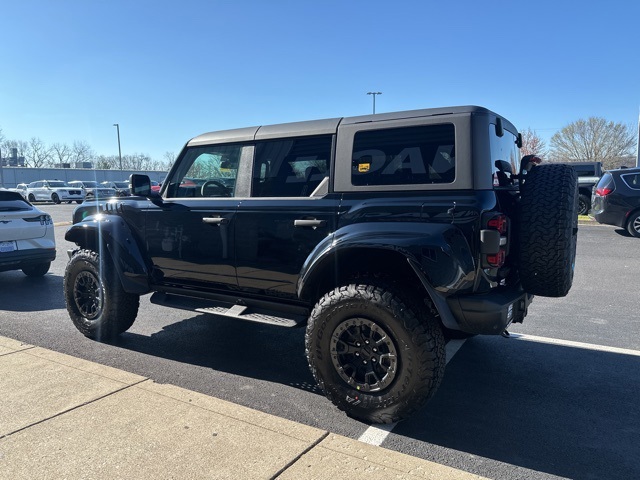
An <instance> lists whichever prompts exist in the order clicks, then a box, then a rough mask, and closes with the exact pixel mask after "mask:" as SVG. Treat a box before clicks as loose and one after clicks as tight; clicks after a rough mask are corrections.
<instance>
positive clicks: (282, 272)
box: [235, 135, 340, 299]
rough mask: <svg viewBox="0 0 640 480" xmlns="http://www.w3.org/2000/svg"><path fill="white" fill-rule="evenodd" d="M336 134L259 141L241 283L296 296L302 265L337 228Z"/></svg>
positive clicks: (240, 220) (241, 245)
mask: <svg viewBox="0 0 640 480" xmlns="http://www.w3.org/2000/svg"><path fill="white" fill-rule="evenodd" d="M332 140H333V136H332V135H320V136H308V137H292V138H280V139H277V140H267V141H262V142H257V143H256V149H255V159H254V163H253V178H252V185H251V190H252V193H251V197H250V198H248V199H244V200H243V201H242V202H241V204H240V207H239V209H238V212H237V214H236V221H235V232H236V234H235V235H236V259H237V273H238V285H239V287H240V288H242V289H244V290H245V291H248V292H252V293H257V294H262V295H269V296H275V297H278V298H281V297H290V298H292V299H294V298H295V297H296V283H297V281H298V277H299V274H300V271H301V269H302V266H303V264H304V262H305V260H306V259H307V257H308V256H309V254H310V253H311V252H312V251H313V249H314V248H315V247H316V246H317V245H318V244H319V243H320V242H321V241H322V240H324V239H325V238H327V237H328V236H330V235H332V233H333V231H334V230H335V217H336V212H337V208H338V205H339V200H340V197H339V196H338V195H333V194H328V193H324V192H327V191H328V188H326V187H327V184H328V175H329V163H330V158H331V151H332Z"/></svg>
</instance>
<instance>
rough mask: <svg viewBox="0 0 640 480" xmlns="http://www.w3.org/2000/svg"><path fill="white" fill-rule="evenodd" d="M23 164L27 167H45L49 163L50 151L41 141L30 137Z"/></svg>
mask: <svg viewBox="0 0 640 480" xmlns="http://www.w3.org/2000/svg"><path fill="white" fill-rule="evenodd" d="M24 162H25V164H26V166H28V167H33V168H41V167H45V166H47V165H49V164H50V163H51V150H50V149H49V148H47V146H46V145H45V143H44V142H43V141H42V140H41V139H39V138H36V137H31V140H29V143H28V144H27V148H26V151H25V155H24Z"/></svg>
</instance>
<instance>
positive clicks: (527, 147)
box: [520, 128, 548, 158]
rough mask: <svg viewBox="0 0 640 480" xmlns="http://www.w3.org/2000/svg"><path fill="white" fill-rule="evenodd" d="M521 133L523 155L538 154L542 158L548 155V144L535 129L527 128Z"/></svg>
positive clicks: (521, 151)
mask: <svg viewBox="0 0 640 480" xmlns="http://www.w3.org/2000/svg"><path fill="white" fill-rule="evenodd" d="M520 133H521V134H522V148H521V149H520V153H521V154H522V156H524V155H537V156H538V157H540V158H544V157H546V156H547V154H548V150H547V144H546V143H545V141H544V140H543V139H542V138H541V137H540V135H538V133H537V132H536V131H535V130H531V129H530V128H527V129H526V130H524V131H522V132H520Z"/></svg>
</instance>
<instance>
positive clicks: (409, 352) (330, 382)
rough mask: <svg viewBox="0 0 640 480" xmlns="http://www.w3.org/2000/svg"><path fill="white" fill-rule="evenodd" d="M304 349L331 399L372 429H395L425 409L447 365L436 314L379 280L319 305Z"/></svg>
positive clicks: (334, 294) (329, 297)
mask: <svg viewBox="0 0 640 480" xmlns="http://www.w3.org/2000/svg"><path fill="white" fill-rule="evenodd" d="M305 347H306V354H307V360H308V361H309V366H310V368H311V372H312V373H313V375H314V377H315V379H316V381H317V382H318V385H319V386H320V387H321V388H322V390H323V391H324V393H325V395H326V396H327V398H329V400H331V401H332V402H333V403H334V404H335V405H336V406H337V407H338V408H340V409H341V410H344V411H346V412H347V414H349V415H350V416H352V417H354V418H357V419H359V420H362V421H365V422H370V423H392V422H396V421H398V420H401V419H403V418H406V417H408V416H409V415H411V414H412V413H413V412H415V411H416V410H417V409H419V408H420V407H422V406H423V405H424V404H425V403H426V402H427V400H429V398H431V396H433V394H434V393H435V391H436V390H437V388H438V386H439V385H440V382H441V380H442V377H443V375H444V369H445V363H446V356H445V348H444V347H445V341H444V337H443V335H442V331H441V329H440V326H439V324H438V321H437V318H436V316H435V312H434V311H433V310H431V309H430V308H425V306H424V305H422V306H419V305H415V304H414V303H413V302H412V301H411V300H410V299H409V298H406V299H405V298H403V297H402V296H401V295H400V290H399V289H396V288H394V287H391V286H386V285H383V284H380V283H379V282H378V281H375V280H374V281H371V282H363V283H354V284H351V285H347V286H343V287H339V288H337V289H335V290H333V291H332V292H329V293H328V294H326V295H325V296H324V297H323V298H322V299H320V301H319V302H318V303H317V304H316V306H315V308H314V309H313V312H312V313H311V316H310V318H309V324H308V325H307V332H306V336H305Z"/></svg>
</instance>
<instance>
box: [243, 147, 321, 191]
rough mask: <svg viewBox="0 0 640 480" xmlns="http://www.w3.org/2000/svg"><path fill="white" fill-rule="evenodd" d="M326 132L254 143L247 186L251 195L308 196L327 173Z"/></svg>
mask: <svg viewBox="0 0 640 480" xmlns="http://www.w3.org/2000/svg"><path fill="white" fill-rule="evenodd" d="M331 143H332V137H331V136H330V135H323V136H318V137H300V138H286V139H280V140H273V141H265V142H259V143H257V144H256V153H255V159H254V167H253V172H254V173H253V182H252V186H251V191H252V196H254V197H308V196H309V195H311V193H313V191H314V190H315V189H316V187H317V186H318V185H319V184H320V182H321V181H322V179H323V178H324V177H326V176H328V175H329V162H330V158H331Z"/></svg>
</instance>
